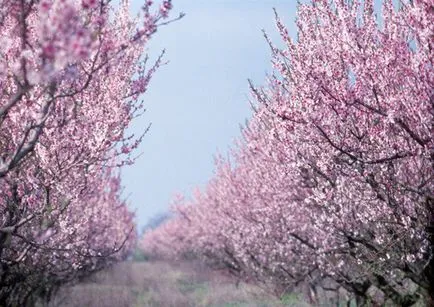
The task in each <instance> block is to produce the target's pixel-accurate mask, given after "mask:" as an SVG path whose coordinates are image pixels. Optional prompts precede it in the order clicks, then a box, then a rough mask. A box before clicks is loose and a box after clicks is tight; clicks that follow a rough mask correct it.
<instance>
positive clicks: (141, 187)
mask: <svg viewBox="0 0 434 307" xmlns="http://www.w3.org/2000/svg"><path fill="white" fill-rule="evenodd" d="M141 3H142V1H133V11H136V12H137V11H138V10H139V8H140V4H141ZM173 5H174V11H173V14H172V15H173V16H176V15H177V14H178V13H179V12H181V11H182V12H185V13H186V16H185V17H184V18H183V19H182V20H180V21H177V22H175V23H173V24H170V25H168V26H165V27H163V28H160V29H159V32H158V33H157V34H156V35H155V36H154V38H153V39H152V41H151V42H150V44H149V49H148V53H149V54H150V56H151V58H155V57H156V56H157V55H158V54H159V53H160V51H161V50H162V49H166V60H168V61H169V64H168V65H166V66H163V67H161V68H160V69H159V71H158V72H157V74H156V75H155V76H154V78H153V80H152V81H151V84H150V86H149V91H148V92H147V93H146V95H144V97H143V99H144V100H145V102H146V108H147V112H146V113H145V114H144V115H143V116H142V117H141V118H140V119H138V120H137V121H136V122H135V123H134V125H133V127H132V129H131V130H132V131H133V132H137V133H139V132H141V131H143V129H145V127H146V126H147V125H148V124H149V123H152V127H151V130H150V131H149V133H148V134H147V135H146V137H145V138H144V141H143V143H142V144H141V146H140V148H139V152H141V153H142V156H141V157H140V158H139V159H138V161H137V163H136V164H134V165H133V166H130V167H127V168H125V169H123V171H122V180H123V185H124V186H125V189H124V197H126V198H127V201H128V203H129V205H130V207H131V208H132V209H133V210H136V214H137V222H138V224H139V229H140V228H141V227H143V225H145V224H146V222H147V221H148V219H149V218H152V217H153V216H155V215H156V214H159V213H162V212H165V211H166V210H167V209H168V207H169V203H170V200H171V198H172V196H173V195H174V193H177V192H180V193H184V194H186V195H189V193H190V192H191V190H192V189H193V188H194V187H196V186H204V184H205V183H206V182H207V181H208V179H209V178H210V177H211V176H212V174H213V169H214V161H213V156H214V155H215V154H216V153H217V152H220V153H223V154H225V153H226V152H227V150H228V148H229V147H230V146H231V145H232V144H233V141H234V139H235V138H236V137H237V136H238V135H239V132H240V128H239V127H240V124H243V123H244V122H245V120H246V119H247V118H248V117H249V115H250V113H251V110H250V106H249V103H248V96H249V89H248V83H247V79H248V78H250V79H253V80H254V82H255V83H256V84H263V83H264V78H265V74H266V72H270V71H271V64H270V51H269V47H268V45H267V43H266V42H265V39H264V38H263V36H262V32H261V29H265V30H266V31H267V32H268V33H269V35H270V37H271V38H272V39H273V40H274V41H275V42H280V40H279V36H278V34H277V30H276V29H275V24H274V13H273V10H272V9H273V7H274V8H276V9H277V10H278V12H279V14H280V15H281V17H282V18H283V19H284V20H285V22H286V24H287V25H288V26H289V29H290V30H291V32H292V35H295V31H294V20H295V12H296V1H294V0H280V1H279V0H257V1H255V0H243V1H240V0H206V1H205V0H173Z"/></svg>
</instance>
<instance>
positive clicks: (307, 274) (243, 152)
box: [142, 0, 434, 304]
mask: <svg viewBox="0 0 434 307" xmlns="http://www.w3.org/2000/svg"><path fill="white" fill-rule="evenodd" d="M373 8H374V1H373V0H365V1H327V0H313V1H311V3H309V4H299V7H298V19H297V28H298V37H297V41H296V42H294V41H293V40H292V39H291V38H290V37H289V35H288V31H287V29H286V28H285V26H284V25H283V24H282V22H281V21H280V19H279V17H278V16H277V15H276V20H277V27H278V30H279V32H280V34H281V36H282V38H283V40H284V43H285V48H283V49H279V48H277V47H275V46H274V45H273V44H272V42H270V41H269V44H270V46H271V49H272V54H273V57H272V64H273V67H274V74H273V75H272V76H270V77H269V80H268V84H267V87H266V88H263V89H258V88H255V87H253V86H252V95H253V98H254V99H255V100H256V102H257V103H256V107H255V108H256V110H255V111H256V112H255V114H254V116H253V118H252V119H251V120H250V123H249V124H248V126H247V127H246V128H245V130H244V132H243V139H242V140H241V141H239V142H238V144H237V146H236V148H235V150H234V151H233V153H232V157H233V160H234V163H233V165H231V163H229V161H222V160H219V162H218V163H217V171H216V174H215V177H214V178H213V179H212V180H211V181H210V182H209V184H208V186H207V188H206V189H205V191H202V192H199V193H197V194H196V195H195V196H194V197H193V199H192V200H191V201H184V205H183V206H182V205H180V206H179V207H177V208H176V209H175V211H176V212H177V213H178V216H177V217H176V218H175V219H174V220H172V221H169V222H168V223H167V224H166V225H164V226H163V227H161V228H160V229H157V230H155V231H154V232H150V233H149V234H146V235H145V237H144V239H143V241H142V246H143V248H144V249H151V250H155V251H157V252H160V253H167V252H168V249H167V248H165V246H176V249H175V251H178V253H181V254H182V253H188V252H194V253H195V254H197V255H199V256H201V257H203V258H205V259H208V261H212V262H213V263H214V264H218V265H222V266H225V267H227V268H228V269H229V270H230V271H231V272H233V273H236V274H237V275H239V276H241V277H244V278H248V279H254V280H256V281H259V282H264V283H266V284H270V283H271V284H272V285H273V286H274V288H275V289H277V291H279V292H281V291H286V290H288V289H290V288H291V287H293V286H295V285H297V284H299V283H301V282H309V283H312V284H318V283H319V284H321V281H323V280H324V278H328V279H330V278H331V279H332V280H333V281H334V282H335V283H337V284H338V285H341V286H343V287H345V288H346V289H347V290H349V291H351V292H352V293H354V294H355V295H356V296H359V297H363V296H365V295H366V293H367V290H368V288H369V287H371V286H375V287H377V288H380V289H381V291H383V292H384V293H385V294H386V296H387V297H390V299H392V300H394V301H395V303H399V304H401V303H402V300H406V301H407V302H412V301H413V302H414V301H415V300H417V298H418V295H425V294H427V293H429V292H430V291H431V293H434V291H432V289H431V288H430V287H431V286H432V285H433V284H434V279H433V278H434V272H433V260H432V259H433V250H434V247H433V246H434V232H433V229H434V227H433V226H434V204H433V187H434V182H433V177H432V174H433V156H434V154H433V152H432V149H433V145H434V144H433V139H432V127H433V126H432V125H433V102H434V101H433V99H434V95H433V88H434V87H433V85H434V73H433V63H432V59H433V49H434V48H433V47H434V46H433V41H432V38H433V34H434V31H433V30H434V23H433V22H432V20H433V17H434V16H433V15H434V7H433V3H432V1H427V0H418V1H400V5H399V7H398V8H394V4H393V1H391V0H384V1H382V16H381V18H379V19H377V18H376V16H375V13H374V9H373ZM170 252H173V249H172V250H171V251H170ZM397 270H398V271H399V272H404V274H405V276H406V278H407V279H408V280H411V282H415V283H416V284H417V285H418V286H419V287H420V289H421V290H420V293H419V292H417V293H416V294H414V293H412V294H411V295H413V296H411V295H407V294H405V293H404V294H403V293H402V292H400V290H397V286H396V285H397V284H398V283H399V282H401V280H400V281H398V280H396V278H395V277H394V272H396V271H397ZM418 291H419V290H418ZM380 304H382V303H381V302H380Z"/></svg>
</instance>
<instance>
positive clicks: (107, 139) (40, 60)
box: [0, 0, 169, 306]
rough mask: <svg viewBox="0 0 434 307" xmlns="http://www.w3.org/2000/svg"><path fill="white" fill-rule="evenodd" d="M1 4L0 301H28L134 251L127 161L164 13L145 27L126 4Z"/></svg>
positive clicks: (47, 0) (8, 0)
mask: <svg viewBox="0 0 434 307" xmlns="http://www.w3.org/2000/svg"><path fill="white" fill-rule="evenodd" d="M0 7H1V8H2V10H1V11H0V29H1V31H2V44H1V45H0V84H1V85H2V92H1V94H0V127H1V128H0V212H1V213H0V263H1V269H0V302H2V303H5V304H6V305H8V306H22V305H25V304H26V303H28V302H29V301H32V300H33V299H34V297H33V295H34V294H35V293H36V294H38V295H43V296H47V297H49V296H50V295H51V294H52V292H53V291H55V290H56V288H57V287H59V286H60V285H62V284H64V283H67V282H71V281H74V280H76V279H77V278H80V277H82V276H85V275H88V274H90V273H92V272H94V271H96V270H100V269H102V268H104V267H106V266H107V265H110V264H111V263H113V262H114V261H118V260H121V259H124V258H125V257H126V256H127V255H128V254H129V252H130V251H131V248H133V247H134V244H135V239H136V238H135V237H136V231H135V226H134V221H133V218H134V214H133V213H131V212H130V211H129V210H128V208H127V205H126V204H125V202H124V201H123V200H122V199H121V196H120V192H121V183H120V180H119V175H118V171H117V167H118V166H122V165H126V164H131V163H132V162H133V161H134V156H132V154H133V151H134V149H135V148H137V146H138V145H139V143H140V142H141V139H142V137H143V135H140V136H138V137H135V136H134V135H127V134H126V129H127V127H128V126H129V124H130V123H131V120H132V119H133V118H134V117H135V116H137V115H139V114H141V113H142V111H143V105H142V102H141V101H140V100H138V98H139V95H140V94H142V93H144V92H145V91H146V89H147V83H148V82H149V79H150V78H151V76H152V74H153V73H154V72H155V71H156V69H157V68H158V66H159V65H160V61H161V59H160V60H159V61H158V62H157V63H156V64H155V65H154V66H153V67H152V68H151V69H150V70H149V71H147V70H146V69H145V68H144V66H143V64H141V63H142V62H143V60H142V54H143V52H144V49H145V46H146V43H147V42H148V39H149V35H148V34H149V33H154V32H155V30H156V28H157V26H158V21H159V19H161V18H162V17H161V13H160V12H159V10H158V8H157V9H156V12H151V9H152V8H151V7H150V4H148V6H147V11H146V14H144V16H143V19H142V21H139V23H137V22H135V21H134V20H133V19H131V17H130V14H129V7H128V5H127V2H126V1H125V2H122V4H121V5H120V7H119V8H118V9H116V10H115V9H114V8H113V7H112V6H111V5H109V4H108V2H107V1H93V0H83V1H75V0H41V1H12V0H0ZM166 9H167V10H169V7H168V6H167V5H166ZM137 75H138V77H136V76H137ZM144 133H145V131H144Z"/></svg>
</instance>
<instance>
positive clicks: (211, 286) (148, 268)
mask: <svg viewBox="0 0 434 307" xmlns="http://www.w3.org/2000/svg"><path fill="white" fill-rule="evenodd" d="M50 306H51V307H55V306H56V307H60V306H61V307H78V306H80V307H87V306H89V307H114V306H116V307H124V306H125V307H131V306H132V307H146V306H155V307H172V306H173V307H184V306H185V307H200V306H211V307H255V306H256V307H273V306H276V307H278V306H309V305H307V304H306V303H304V302H303V301H302V300H301V299H300V298H299V297H298V296H297V295H292V294H288V295H285V296H284V297H282V299H281V300H279V299H277V298H275V297H273V296H272V295H270V294H267V293H266V292H265V291H264V290H262V289H261V288H259V287H257V286H255V285H250V284H246V283H238V285H237V284H236V283H235V281H234V280H231V279H230V278H228V277H227V276H224V275H222V274H219V273H216V272H213V271H211V270H209V269H207V268H206V267H204V266H202V265H200V264H196V263H194V262H179V263H171V262H165V261H147V262H124V263H120V264H118V265H116V266H114V267H113V268H111V269H109V270H106V271H103V272H100V273H98V274H96V275H95V276H93V277H92V278H90V279H89V280H88V281H86V282H83V283H81V284H78V285H75V286H73V287H69V288H64V289H62V290H61V291H60V292H59V293H58V295H57V296H56V297H55V299H54V300H53V302H51V303H50Z"/></svg>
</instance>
